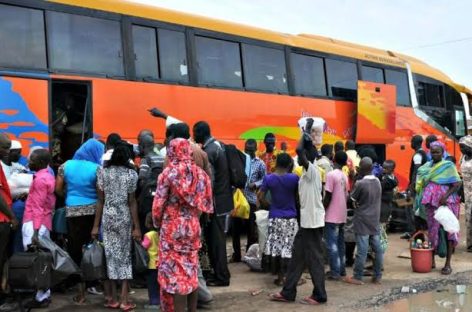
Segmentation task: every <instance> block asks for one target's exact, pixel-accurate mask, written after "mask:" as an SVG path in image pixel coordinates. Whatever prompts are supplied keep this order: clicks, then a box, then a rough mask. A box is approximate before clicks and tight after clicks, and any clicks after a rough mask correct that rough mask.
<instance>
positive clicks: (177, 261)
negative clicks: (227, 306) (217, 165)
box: [152, 138, 213, 312]
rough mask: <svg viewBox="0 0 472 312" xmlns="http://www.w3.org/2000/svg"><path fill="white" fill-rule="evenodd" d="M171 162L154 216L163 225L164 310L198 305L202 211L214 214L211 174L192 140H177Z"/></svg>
mask: <svg viewBox="0 0 472 312" xmlns="http://www.w3.org/2000/svg"><path fill="white" fill-rule="evenodd" d="M167 158H168V160H169V163H168V165H167V167H166V168H165V169H164V171H163V172H162V173H161V175H160V176H159V179H158V186H157V190H156V197H155V198H154V203H153V207H152V215H153V219H154V223H155V225H156V227H157V228H160V242H159V264H158V281H159V284H160V286H161V309H162V311H164V312H167V311H176V312H183V311H185V310H186V308H187V309H188V311H190V312H194V311H196V308H197V289H198V277H197V273H198V250H199V249H200V247H201V240H200V223H199V215H200V214H201V213H202V212H204V213H213V199H212V198H213V196H212V191H211V181H210V178H209V177H208V175H207V174H206V173H205V172H204V171H203V170H202V169H201V168H199V167H198V166H196V165H195V162H194V160H193V157H192V149H191V146H190V143H189V142H188V141H187V140H185V139H180V138H179V139H174V140H172V141H171V142H170V144H169V147H168V149H167Z"/></svg>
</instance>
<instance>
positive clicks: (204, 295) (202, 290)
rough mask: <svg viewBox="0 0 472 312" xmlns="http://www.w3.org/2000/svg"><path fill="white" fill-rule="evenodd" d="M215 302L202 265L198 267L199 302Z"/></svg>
mask: <svg viewBox="0 0 472 312" xmlns="http://www.w3.org/2000/svg"><path fill="white" fill-rule="evenodd" d="M212 300H213V295H212V294H211V292H210V290H209V289H208V287H207V285H206V281H205V278H204V277H203V272H202V268H201V266H200V264H199V265H198V301H199V302H201V303H208V302H210V301H212Z"/></svg>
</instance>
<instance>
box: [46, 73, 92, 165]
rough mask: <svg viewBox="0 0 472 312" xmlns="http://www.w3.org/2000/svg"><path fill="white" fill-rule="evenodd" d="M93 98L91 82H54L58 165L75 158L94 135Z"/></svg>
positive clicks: (52, 116) (53, 131) (55, 158)
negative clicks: (81, 147) (78, 150)
mask: <svg viewBox="0 0 472 312" xmlns="http://www.w3.org/2000/svg"><path fill="white" fill-rule="evenodd" d="M91 98H92V97H91V83H90V82H89V81H74V80H52V81H51V98H50V105H51V108H50V112H51V114H50V120H49V124H50V129H51V130H50V140H51V153H52V160H53V166H54V167H56V168H57V167H58V166H59V165H61V164H62V163H63V162H65V161H66V160H68V159H71V158H72V157H73V156H74V153H75V151H76V150H77V149H78V148H79V147H80V145H81V144H82V143H83V142H85V141H86V140H87V139H89V138H91V137H92V136H93V129H92V115H91V114H92V108H91V107H92V103H91Z"/></svg>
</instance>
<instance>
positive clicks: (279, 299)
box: [269, 293, 290, 302]
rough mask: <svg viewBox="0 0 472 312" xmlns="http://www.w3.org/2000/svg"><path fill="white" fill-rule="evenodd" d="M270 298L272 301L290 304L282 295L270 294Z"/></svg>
mask: <svg viewBox="0 0 472 312" xmlns="http://www.w3.org/2000/svg"><path fill="white" fill-rule="evenodd" d="M269 298H270V300H271V301H277V302H290V301H289V300H288V299H286V298H285V297H284V296H282V294H281V293H275V294H270V295H269Z"/></svg>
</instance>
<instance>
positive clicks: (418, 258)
mask: <svg viewBox="0 0 472 312" xmlns="http://www.w3.org/2000/svg"><path fill="white" fill-rule="evenodd" d="M420 235H422V236H423V242H424V241H428V235H427V234H426V233H424V232H416V233H415V234H414V235H413V236H412V237H411V240H410V241H412V242H414V241H416V239H417V238H418V236H420ZM410 254H411V268H412V269H413V272H417V273H429V272H431V269H432V267H433V249H432V248H428V249H418V248H411V245H410Z"/></svg>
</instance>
